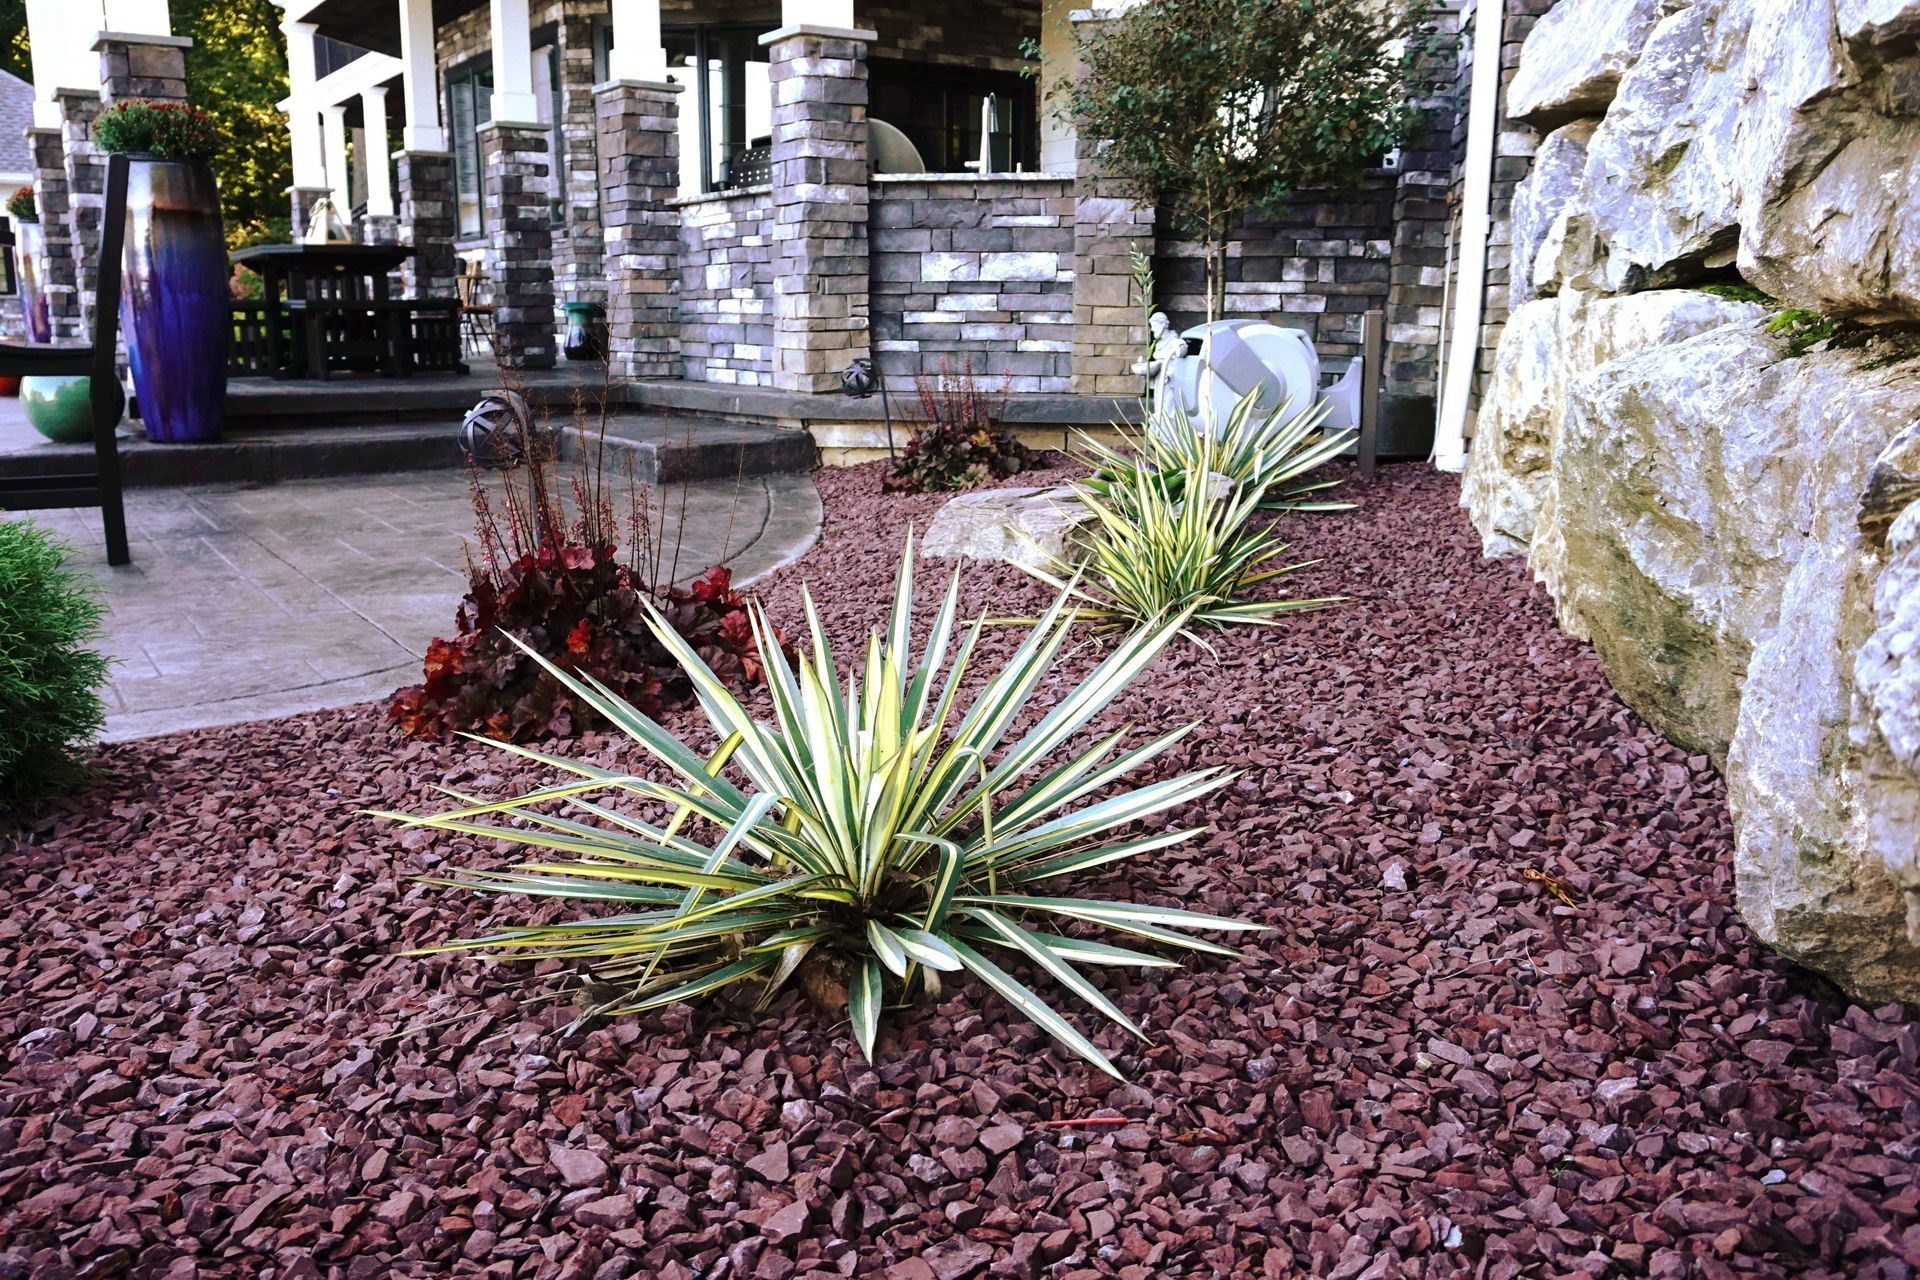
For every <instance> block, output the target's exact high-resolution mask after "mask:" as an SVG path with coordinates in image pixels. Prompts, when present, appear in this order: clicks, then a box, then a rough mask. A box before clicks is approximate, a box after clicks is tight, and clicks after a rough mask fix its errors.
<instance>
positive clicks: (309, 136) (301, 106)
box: [280, 22, 327, 187]
mask: <svg viewBox="0 0 1920 1280" xmlns="http://www.w3.org/2000/svg"><path fill="white" fill-rule="evenodd" d="M280 29H281V30H282V31H283V32H285V33H286V37H287V100H286V103H285V107H286V112H287V132H288V134H289V135H291V137H292V139H293V185H294V186H296V187H324V186H325V185H327V161H326V155H325V153H324V152H323V151H322V150H321V143H320V113H319V112H317V111H315V110H314V109H313V80H314V74H313V72H314V66H313V33H314V26H313V24H312V23H311V22H283V23H281V24H280Z"/></svg>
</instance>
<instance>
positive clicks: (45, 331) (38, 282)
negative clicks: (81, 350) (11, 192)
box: [13, 222, 53, 344]
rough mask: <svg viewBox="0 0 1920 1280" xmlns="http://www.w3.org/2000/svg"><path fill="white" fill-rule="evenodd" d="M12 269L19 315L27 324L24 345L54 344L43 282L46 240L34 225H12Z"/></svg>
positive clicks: (20, 223) (36, 224) (50, 313)
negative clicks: (16, 268)
mask: <svg viewBox="0 0 1920 1280" xmlns="http://www.w3.org/2000/svg"><path fill="white" fill-rule="evenodd" d="M13 234H14V246H13V258H14V265H15V266H16V267H18V269H19V270H18V273H17V274H18V277H19V281H20V315H21V318H22V319H23V320H24V321H25V322H26V329H27V341H28V342H34V343H42V344H44V343H48V342H52V341H53V309H52V306H51V304H50V303H49V302H48V300H47V285H46V279H45V275H44V273H45V271H46V262H47V237H46V233H45V232H43V231H42V230H41V229H40V224H39V223H37V222H15V223H14V224H13Z"/></svg>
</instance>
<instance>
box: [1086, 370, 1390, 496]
mask: <svg viewBox="0 0 1920 1280" xmlns="http://www.w3.org/2000/svg"><path fill="white" fill-rule="evenodd" d="M1328 412H1329V406H1327V405H1325V404H1321V405H1317V406H1315V407H1314V408H1312V409H1309V410H1307V411H1306V412H1304V413H1294V412H1293V404H1292V402H1291V401H1289V402H1288V403H1286V404H1283V405H1281V406H1280V407H1279V408H1278V409H1275V410H1273V411H1272V412H1271V413H1261V412H1260V411H1259V407H1258V392H1252V393H1249V394H1248V395H1246V396H1243V397H1242V398H1241V400H1240V402H1239V403H1238V404H1236V405H1234V407H1233V408H1232V409H1231V410H1230V411H1229V412H1228V414H1227V419H1226V421H1225V423H1223V424H1222V426H1221V429H1220V430H1219V431H1218V432H1217V433H1215V434H1214V435H1207V434H1204V433H1202V432H1200V431H1197V430H1195V429H1194V426H1193V423H1192V420H1191V419H1190V418H1188V416H1187V414H1186V413H1185V412H1184V411H1183V410H1181V409H1179V408H1178V407H1175V406H1161V407H1159V408H1157V409H1156V410H1155V411H1154V413H1153V416H1152V417H1151V418H1150V419H1149V421H1148V422H1147V425H1146V430H1145V431H1144V432H1143V433H1141V434H1140V435H1139V436H1138V437H1135V438H1131V439H1129V440H1128V441H1127V445H1128V447H1127V448H1122V449H1115V448H1111V447H1109V446H1108V445H1105V444H1102V443H1100V442H1099V441H1097V440H1093V439H1091V438H1085V437H1083V438H1082V441H1081V445H1080V448H1079V449H1078V450H1077V452H1078V453H1079V454H1080V456H1081V460H1082V461H1084V462H1086V463H1087V464H1088V466H1090V467H1091V468H1092V470H1093V475H1092V477H1090V478H1089V479H1088V481H1087V482H1086V487H1087V488H1089V489H1091V490H1092V491H1093V492H1094V493H1096V494H1100V495H1102V496H1112V497H1114V499H1115V500H1122V499H1123V495H1122V494H1120V493H1119V492H1117V491H1118V490H1122V489H1124V488H1125V487H1127V486H1128V485H1129V484H1130V482H1131V481H1133V480H1134V479H1135V478H1136V477H1137V476H1138V475H1139V473H1140V472H1142V471H1145V472H1148V473H1150V474H1151V475H1152V476H1153V478H1154V479H1155V480H1156V481H1157V482H1158V483H1159V484H1161V485H1162V486H1163V487H1165V488H1166V489H1167V490H1168V491H1169V493H1170V494H1171V496H1172V497H1173V498H1174V499H1175V500H1176V501H1177V500H1178V499H1179V498H1180V496H1181V493H1182V492H1183V490H1184V486H1185V483H1186V478H1187V477H1188V476H1189V475H1196V474H1198V475H1206V474H1209V472H1208V470H1207V469H1208V468H1211V474H1214V475H1221V476H1225V477H1226V478H1227V479H1229V480H1231V481H1233V482H1234V483H1235V484H1238V485H1257V486H1259V487H1260V488H1262V489H1264V490H1265V492H1266V496H1265V498H1264V499H1263V501H1262V506H1263V507H1264V508H1265V509H1266V510H1269V511H1345V510H1348V509H1349V508H1351V507H1352V505H1353V504H1352V503H1348V502H1322V501H1309V500H1308V495H1309V494H1313V493H1318V492H1322V491H1324V490H1327V489H1331V488H1333V487H1334V486H1335V485H1337V484H1338V483H1339V481H1337V480H1321V481H1316V482H1314V483H1311V484H1296V483H1294V482H1295V481H1297V480H1299V479H1300V477H1302V476H1304V475H1306V474H1307V473H1308V472H1311V471H1315V470H1317V469H1319V468H1320V467H1323V466H1325V465H1326V464H1327V463H1329V462H1331V461H1333V460H1334V459H1335V458H1337V457H1339V456H1340V455H1341V454H1342V453H1344V452H1346V451H1347V449H1348V448H1350V447H1351V446H1352V444H1353V440H1354V433H1353V432H1351V431H1343V432H1323V431H1322V427H1323V426H1324V425H1325V423H1326V420H1327V414H1328Z"/></svg>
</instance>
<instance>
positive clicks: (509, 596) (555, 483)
mask: <svg viewBox="0 0 1920 1280" xmlns="http://www.w3.org/2000/svg"><path fill="white" fill-rule="evenodd" d="M518 430H519V432H520V434H521V437H522V445H521V447H522V455H521V456H522V457H523V458H524V459H525V460H524V462H523V463H522V464H521V466H520V467H519V469H517V470H515V471H512V472H509V473H507V474H506V475H505V476H504V477H503V482H502V483H501V485H500V493H501V494H502V495H503V499H502V500H501V501H499V502H496V499H495V497H494V494H493V493H492V492H491V491H490V489H489V487H488V484H487V482H486V481H485V479H484V478H483V477H482V476H481V474H480V473H479V472H478V471H473V472H471V473H470V484H471V488H472V492H473V510H474V523H475V531H476V534H475V545H474V547H473V548H470V549H469V551H468V555H467V577H468V585H467V595H466V598H465V599H464V600H462V601H461V602H460V608H459V610H458V612H457V613H456V614H455V618H454V633H453V635H452V636H450V637H446V638H442V639H437V640H435V641H434V642H433V643H432V644H431V645H429V646H428V647H427V656H426V663H425V670H424V673H423V674H424V678H423V680H422V681H421V683H419V684H417V685H413V686H411V687H409V688H405V689H401V690H400V691H399V692H397V693H396V694H394V695H393V699H392V701H391V702H390V703H389V704H388V707H387V717H388V719H389V721H391V722H392V723H393V724H394V725H395V726H397V727H398V729H399V730H400V731H401V732H402V733H404V734H406V735H407V736H408V737H414V738H446V737H448V736H450V735H452V734H454V733H456V732H466V733H477V734H482V735H484V736H486V737H490V738H499V739H502V740H505V741H510V742H521V741H526V740H528V739H532V738H546V737H564V736H568V735H571V734H575V733H579V732H581V731H582V730H585V729H590V728H597V727H600V726H601V725H602V723H603V721H602V718H601V717H600V716H599V714H598V713H597V712H595V711H594V710H593V709H592V708H591V707H588V706H586V705H585V704H583V703H581V702H580V701H578V700H577V699H575V698H574V697H573V695H572V694H571V693H569V692H568V690H567V688H566V686H565V685H563V684H561V683H560V681H558V680H556V679H554V678H553V677H552V675H550V674H549V673H548V672H547V671H545V670H544V669H543V668H542V667H541V666H540V664H539V663H537V662H535V661H534V660H533V659H532V658H531V657H529V656H528V655H527V653H526V652H525V651H524V650H522V649H521V648H520V647H519V646H517V645H515V644H513V643H512V642H511V641H509V640H508V639H507V636H508V635H509V634H511V635H513V636H517V637H518V638H519V639H521V640H522V641H524V642H525V643H526V644H528V645H530V646H532V647H533V648H534V649H536V650H537V651H538V652H539V653H540V654H541V656H542V657H545V658H546V659H547V660H548V661H550V662H552V663H554V664H555V665H556V666H558V667H560V668H561V669H562V670H565V671H567V672H569V673H570V674H575V675H581V676H591V677H593V678H594V679H596V680H598V681H600V682H601V683H602V684H604V685H606V686H607V687H608V688H610V689H612V690H613V691H614V692H615V693H617V694H619V695H620V696H621V697H622V698H624V699H626V700H627V701H628V702H630V703H632V704H633V705H634V706H635V707H638V708H639V709H640V710H641V711H643V712H645V713H647V714H648V715H657V714H659V712H660V711H661V710H662V709H663V707H665V706H666V705H667V704H669V703H671V702H675V701H678V700H680V699H683V698H685V697H687V696H688V695H689V694H690V693H691V691H692V689H691V684H690V682H689V681H688V680H687V678H686V676H685V674H684V673H683V672H682V671H681V670H680V667H679V664H678V663H676V662H675V661H674V660H673V658H672V656H671V655H669V654H668V653H667V651H666V649H665V647H664V646H663V645H661V643H660V642H659V640H658V639H656V638H655V637H654V635H653V632H652V631H651V630H649V629H648V626H647V618H646V610H645V608H644V607H643V604H642V602H643V601H651V602H652V604H653V606H654V607H655V608H656V609H658V610H659V611H660V612H661V614H662V615H663V616H664V617H665V618H666V619H667V620H668V622H669V623H670V624H671V625H672V626H673V628H674V629H675V630H676V631H678V632H679V633H680V634H681V635H682V636H684V637H685V638H686V639H687V641H688V642H689V643H690V644H691V645H692V646H693V648H694V649H695V651H697V652H698V653H699V654H700V656H701V657H702V658H703V659H704V660H705V661H706V663H707V665H708V666H710V667H712V668H713V670H714V672H715V674H717V675H719V676H720V677H721V678H722V679H725V680H727V681H729V682H730V683H733V684H736V685H744V684H747V683H751V682H754V681H758V680H761V679H762V678H763V677H764V670H763V668H762V665H761V660H760V651H759V647H758V646H757V645H756V644H755V643H754V638H753V629H752V627H751V626H750V624H749V623H748V620H747V612H746V604H747V601H746V597H744V596H742V595H741V594H740V593H739V592H738V591H736V590H735V589H734V587H733V581H732V574H731V572H730V571H729V570H728V569H727V568H726V567H725V566H724V565H715V566H714V567H712V568H710V569H708V570H707V571H706V573H705V574H704V575H702V576H701V577H700V578H698V579H696V580H695V581H694V582H693V583H692V584H690V585H689V586H686V587H684V588H682V587H673V586H671V585H668V584H670V583H671V580H672V578H673V577H674V569H675V568H676V567H677V550H676V552H675V555H674V556H673V557H671V561H672V562H670V558H669V557H668V555H667V554H666V551H667V545H668V541H669V540H668V539H667V538H665V537H663V536H661V534H660V531H659V530H658V529H657V527H656V523H655V522H656V518H657V517H656V513H655V511H654V509H653V505H652V501H651V494H650V492H649V491H648V490H647V489H646V488H645V487H644V486H641V485H638V484H636V483H634V482H633V480H632V478H631V477H628V478H627V479H626V485H625V487H626V503H625V506H626V511H625V519H624V522H623V521H622V519H621V518H620V516H619V515H618V514H616V508H615V504H614V501H613V500H612V499H611V498H610V497H609V496H608V495H607V493H606V489H605V485H604V479H605V474H604V465H603V463H604V457H603V451H602V450H600V449H592V450H589V451H588V453H589V456H588V457H587V458H586V459H585V460H583V462H582V464H581V465H580V467H579V468H578V471H577V474H575V475H574V476H573V477H572V481H571V484H570V485H568V486H566V487H567V489H568V490H569V491H570V495H569V496H570V500H569V497H563V496H562V495H561V493H560V489H561V486H560V484H559V480H558V474H557V473H558V469H559V464H558V462H557V460H556V459H555V457H554V451H553V448H552V446H551V444H550V443H548V442H547V441H548V440H550V438H551V437H547V436H543V435H542V434H541V433H538V432H536V431H534V430H533V428H532V426H531V425H530V424H528V423H526V422H525V421H524V416H523V418H522V421H521V422H520V425H519V427H518ZM668 505H671V504H663V507H665V506H668ZM501 506H504V513H502V512H501V511H500V510H499V508H500V507H501ZM658 518H659V519H660V521H661V522H662V523H664V517H658ZM623 523H624V525H625V527H624V528H622V524H623ZM623 536H624V540H625V543H626V547H627V554H625V555H622V553H621V547H620V542H621V541H622V538H623ZM673 542H674V545H675V546H676V548H677V538H676V539H674V540H673ZM782 643H783V644H784V643H785V642H784V639H783V641H782Z"/></svg>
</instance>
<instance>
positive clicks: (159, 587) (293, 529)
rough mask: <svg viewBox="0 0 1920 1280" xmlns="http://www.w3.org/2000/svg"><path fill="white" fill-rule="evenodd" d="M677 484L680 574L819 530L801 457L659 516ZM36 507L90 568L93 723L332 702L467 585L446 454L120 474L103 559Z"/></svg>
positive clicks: (801, 542)
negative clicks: (330, 464) (121, 554)
mask: <svg viewBox="0 0 1920 1280" xmlns="http://www.w3.org/2000/svg"><path fill="white" fill-rule="evenodd" d="M0 404H4V405H5V406H6V407H5V410H4V412H5V413H7V414H9V415H15V414H17V413H18V408H17V404H16V402H14V401H4V402H0ZM683 495H684V500H685V516H684V521H683V522H682V523H681V528H682V530H683V534H682V545H681V553H680V557H679V561H678V570H679V577H680V578H681V579H687V578H691V577H693V576H695V575H697V574H698V573H700V572H701V571H702V570H703V569H705V567H706V566H708V565H710V564H713V563H715V562H721V561H723V562H725V563H727V564H729V565H731V566H732V567H733V569H734V572H735V574H736V576H737V577H738V578H741V579H748V578H752V577H755V576H758V575H760V574H763V573H765V572H767V571H768V570H770V569H772V568H774V567H775V566H777V565H779V564H782V563H785V562H786V561H787V560H789V559H791V558H792V557H794V556H796V555H798V554H799V553H800V552H802V551H804V550H806V549H807V548H808V547H810V546H811V545H812V544H813V542H814V540H815V538H816V537H817V536H818V532H819V528H820V498H819V495H818V494H817V492H816V491H815V489H814V486H813V481H812V480H811V479H810V478H809V477H807V476H805V475H775V476H764V477H749V478H745V479H741V480H739V481H737V482H736V481H733V480H727V481H711V482H706V483H701V484H694V485H689V486H685V487H684V488H682V487H681V486H668V487H665V488H662V489H661V490H659V491H658V495H657V500H659V501H661V502H664V503H665V504H666V505H667V507H668V508H669V511H668V514H669V517H670V520H669V527H671V524H672V522H673V521H679V520H680V519H681V504H682V499H683ZM37 518H39V519H40V520H41V521H42V522H43V523H44V524H46V525H48V526H49V527H51V528H53V529H55V530H57V531H58V532H59V533H60V534H62V535H63V536H65V537H66V538H67V539H68V540H69V541H70V542H72V543H73V545H74V549H75V552H76V559H77V561H78V562H80V563H83V564H85V565H87V566H89V567H90V568H92V569H93V570H94V572H95V573H96V574H97V575H98V577H99V579H100V581H101V585H102V591H103V595H104V597H105V600H106V602H107V604H108V607H109V610H110V612H109V616H108V621H107V626H106V634H105V637H104V639H103V643H102V648H103V650H104V651H105V652H106V653H108V654H109V655H110V656H111V657H112V658H113V659H114V660H115V665H114V668H113V674H112V684H111V689H110V692H109V693H108V695H107V705H108V716H107V733H106V737H107V738H108V739H110V740H122V739H127V738H139V737H146V736H148V735H151V734H158V733H169V732H173V731H175V730H179V729H190V728H198V727H202V726H206V725H217V724H230V723H236V722H239V721H244V720H257V719H264V718H266V717H269V716H280V715H289V714H292V713H294V712H298V711H309V710H315V709H319V708H323V707H338V706H346V705H348V704H351V703H355V702H363V701H366V700H368V699H372V698H380V697H384V696H385V695H387V694H389V693H391V692H392V691H393V690H394V689H395V688H397V687H399V686H400V685H403V684H409V683H413V682H415V681H417V680H418V679H419V677H420V660H421V657H422V655H423V654H424V653H425V651H426V646H427V644H428V642H429V641H430V640H432V639H433V637H434V636H436V635H441V634H445V633H446V632H447V630H448V629H449V628H450V627H451V626H452V623H453V616H454V608H455V606H456V605H457V604H458V603H459V600H460V597H461V595H462V593H463V592H464V591H465V589H466V579H465V573H464V568H463V566H464V563H465V561H464V551H463V547H464V546H465V545H466V543H467V542H468V541H469V540H470V533H471V528H472V523H473V521H472V514H471V509H470V508H469V506H468V499H467V481H466V476H465V474H464V473H462V472H459V471H428V472H414V473H409V474H405V475H395V476H378V477H373V476H366V477H355V478H349V479H336V480H318V481H303V482H296V483H289V484H279V485H256V486H244V485H210V486H196V487H193V488H162V489H145V490H135V491H132V492H130V493H129V494H128V495H127V524H128V528H129V536H130V538H131V540H132V544H133V563H132V564H131V565H128V566H126V567H124V568H119V569H110V568H108V567H107V564H106V556H105V551H104V549H103V545H102V542H101V533H100V514H99V512H97V511H46V512H39V513H37Z"/></svg>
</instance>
